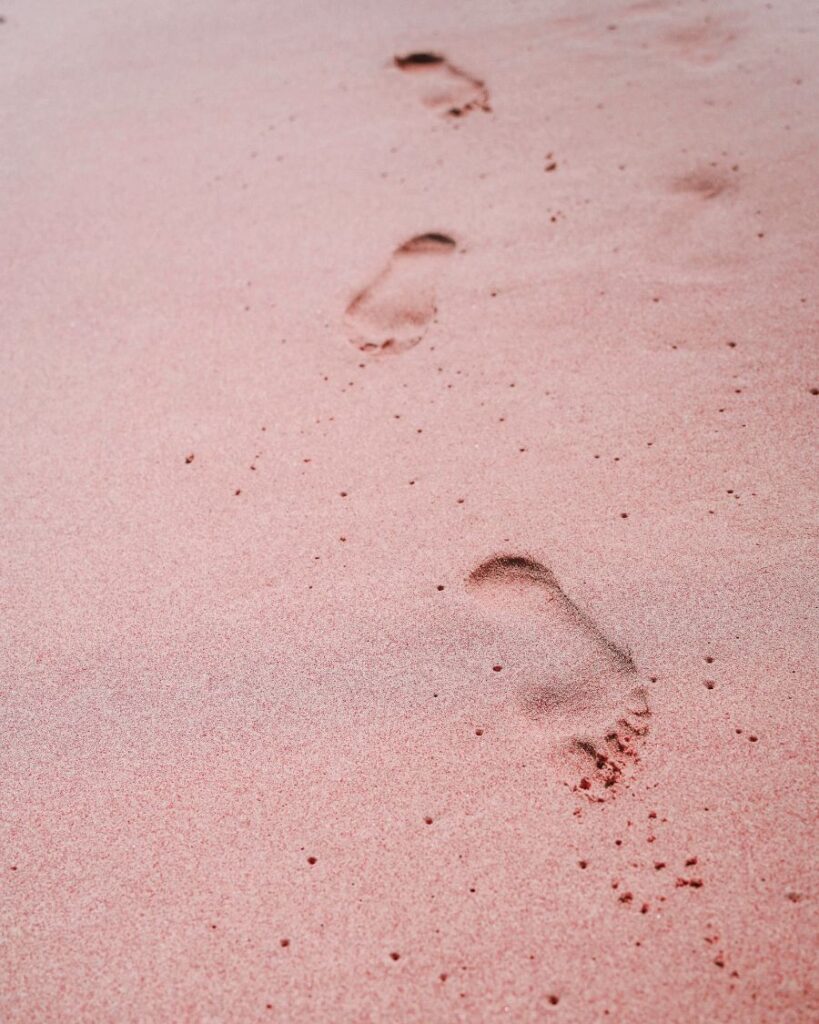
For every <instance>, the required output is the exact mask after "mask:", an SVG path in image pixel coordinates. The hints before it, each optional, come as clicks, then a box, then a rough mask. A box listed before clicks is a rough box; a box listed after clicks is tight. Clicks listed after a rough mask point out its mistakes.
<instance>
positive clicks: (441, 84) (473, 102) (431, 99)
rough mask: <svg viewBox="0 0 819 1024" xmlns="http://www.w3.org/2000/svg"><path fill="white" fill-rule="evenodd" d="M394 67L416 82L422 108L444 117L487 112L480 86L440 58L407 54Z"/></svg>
mask: <svg viewBox="0 0 819 1024" xmlns="http://www.w3.org/2000/svg"><path fill="white" fill-rule="evenodd" d="M395 66H396V67H397V68H398V69H399V70H400V71H403V72H404V73H406V74H409V75H412V76H413V77H414V78H415V79H416V81H417V83H418V87H419V92H420V95H421V102H422V103H423V104H424V106H426V107H429V108H430V109H432V110H435V111H436V112H438V113H440V114H443V115H444V116H445V117H462V116H463V115H464V114H468V113H469V112H470V111H471V110H485V111H489V110H491V107H490V106H489V92H488V90H487V88H486V86H485V85H484V83H483V82H482V81H481V80H480V79H478V78H473V77H472V75H469V74H467V73H466V72H465V71H461V69H460V68H457V67H455V65H454V64H450V62H449V61H448V60H447V59H446V57H443V56H441V54H438V53H408V54H406V56H404V57H396V58H395Z"/></svg>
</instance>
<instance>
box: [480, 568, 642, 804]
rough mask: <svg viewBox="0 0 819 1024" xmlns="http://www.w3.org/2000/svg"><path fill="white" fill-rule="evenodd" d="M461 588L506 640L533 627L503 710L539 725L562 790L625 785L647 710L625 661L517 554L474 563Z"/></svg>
mask: <svg viewBox="0 0 819 1024" xmlns="http://www.w3.org/2000/svg"><path fill="white" fill-rule="evenodd" d="M467 588H468V590H469V591H470V593H471V594H472V595H473V596H474V597H475V599H476V600H477V601H478V602H479V603H480V605H481V606H482V607H483V609H484V610H485V611H486V612H487V613H488V614H489V615H490V616H492V617H493V618H495V619H496V620H499V621H500V622H504V623H506V624H507V626H508V635H509V637H510V640H512V641H514V640H515V639H516V637H519V636H520V635H521V631H523V632H526V633H530V634H531V632H532V630H533V629H535V630H536V635H537V637H538V641H537V645H536V646H533V645H532V644H524V645H522V646H520V645H518V650H519V651H528V650H536V651H537V656H536V658H533V657H532V655H531V654H522V656H521V662H522V663H521V664H516V657H515V649H514V648H513V649H511V650H510V651H509V655H508V660H509V664H508V666H504V668H508V669H510V670H511V674H512V675H513V678H515V680H516V681H515V682H514V683H513V690H514V696H513V698H512V705H513V707H514V708H515V709H516V711H517V712H518V713H519V714H521V715H523V716H524V717H526V718H528V719H530V720H534V721H537V722H538V723H540V724H542V725H543V726H544V727H545V728H547V729H548V731H549V733H550V734H551V737H552V739H553V740H554V741H556V747H555V753H556V755H557V756H558V759H559V764H560V766H561V767H562V768H563V769H565V768H566V767H568V768H569V771H570V777H569V778H568V779H567V782H568V784H569V785H570V786H571V788H572V789H573V790H575V791H576V792H577V793H579V794H581V795H582V796H584V797H586V798H588V799H589V800H593V801H601V800H605V799H608V798H610V797H612V796H613V795H615V794H616V793H617V792H618V791H619V790H620V789H622V788H624V787H626V786H627V785H628V782H629V780H630V778H631V777H633V774H634V771H635V769H636V767H637V765H638V764H639V761H640V750H639V747H640V743H641V740H642V738H643V737H644V736H645V735H646V734H647V732H648V724H649V719H650V717H651V711H650V708H649V704H648V693H647V690H646V688H645V687H644V686H643V685H642V681H641V679H640V677H639V675H638V672H637V669H636V667H635V665H634V662H633V660H632V658H631V655H630V654H629V653H628V652H627V651H625V650H624V649H623V648H622V647H620V646H619V645H618V644H616V643H615V642H614V641H613V640H611V639H610V638H609V637H607V636H606V635H605V634H604V633H603V632H602V631H601V629H600V628H599V627H598V626H597V624H596V623H595V622H594V621H593V620H592V619H591V618H590V617H589V616H588V615H587V614H586V612H584V611H583V609H582V608H580V607H579V606H578V605H577V604H575V602H574V601H573V600H572V599H571V598H570V597H569V596H568V594H567V593H566V592H565V591H564V590H563V588H562V587H561V586H560V583H559V582H558V581H557V579H556V577H555V575H554V573H553V572H552V571H551V570H550V569H549V568H547V567H546V566H545V565H542V564H541V563H539V562H536V561H534V560H533V559H530V558H527V557H524V556H521V555H497V556H495V557H493V558H490V559H488V560H487V561H485V562H482V563H481V564H480V565H479V566H478V567H477V568H476V569H474V570H473V571H472V572H471V573H470V575H469V577H468V580H467Z"/></svg>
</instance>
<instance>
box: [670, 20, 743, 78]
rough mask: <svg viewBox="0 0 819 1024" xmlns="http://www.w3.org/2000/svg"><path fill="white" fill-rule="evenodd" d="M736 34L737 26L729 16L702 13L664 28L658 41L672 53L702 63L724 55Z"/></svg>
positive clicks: (734, 40)
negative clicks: (684, 23)
mask: <svg viewBox="0 0 819 1024" xmlns="http://www.w3.org/2000/svg"><path fill="white" fill-rule="evenodd" d="M738 35H739V31H738V28H737V26H736V25H735V24H733V23H732V22H731V21H729V19H727V18H719V17H710V16H706V17H705V18H703V19H702V20H701V21H696V22H692V23H690V24H687V25H678V26H675V27H674V28H671V29H667V30H666V31H665V32H664V33H663V35H662V37H661V41H662V42H663V43H664V44H665V46H666V47H667V48H668V49H669V50H670V51H671V53H672V54H673V55H674V56H675V57H677V58H679V59H681V60H683V61H685V62H687V63H689V64H695V65H703V66H704V65H708V64H714V63H716V62H717V61H719V60H721V59H722V58H724V57H725V56H726V54H727V53H729V52H730V49H731V46H732V44H733V43H734V42H736V40H737V38H738Z"/></svg>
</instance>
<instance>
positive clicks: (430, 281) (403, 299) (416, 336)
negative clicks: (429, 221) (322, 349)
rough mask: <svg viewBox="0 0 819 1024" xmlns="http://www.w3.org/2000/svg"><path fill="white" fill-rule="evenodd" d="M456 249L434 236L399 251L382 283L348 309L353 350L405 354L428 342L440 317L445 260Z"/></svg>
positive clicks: (450, 240) (376, 282)
mask: <svg viewBox="0 0 819 1024" xmlns="http://www.w3.org/2000/svg"><path fill="white" fill-rule="evenodd" d="M454 249H455V240H454V239H453V238H450V236H449V235H442V234H439V233H438V232H436V231H432V232H430V233H428V234H426V235H416V236H415V238H411V239H410V240H409V241H408V242H404V244H403V245H401V246H399V247H398V248H397V249H396V250H395V252H394V253H393V255H392V259H391V260H390V261H389V263H388V264H387V266H386V267H385V268H384V270H382V271H381V273H380V274H379V275H378V277H376V279H375V280H374V281H373V282H372V283H371V284H370V285H368V286H367V287H366V288H365V289H364V290H363V291H362V292H359V294H358V295H356V297H355V298H354V299H353V301H352V302H351V303H350V305H349V306H348V307H347V312H346V317H345V319H346V325H347V330H348V334H349V339H350V344H351V345H354V346H355V347H356V348H357V349H358V350H359V351H361V352H385V353H386V352H405V351H406V350H407V349H410V348H413V347H414V346H415V345H417V344H418V342H419V341H421V339H422V338H423V337H424V335H425V334H426V332H427V328H428V327H429V324H430V321H431V320H432V318H433V316H434V315H435V311H436V305H435V292H436V285H437V283H438V278H439V276H440V273H441V260H442V259H443V257H445V256H447V255H449V254H450V253H451V252H452V251H453V250H454Z"/></svg>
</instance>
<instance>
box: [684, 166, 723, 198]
mask: <svg viewBox="0 0 819 1024" xmlns="http://www.w3.org/2000/svg"><path fill="white" fill-rule="evenodd" d="M671 189H672V191H674V192H682V193H689V194H690V195H695V196H700V197H701V198H702V199H715V198H716V197H717V196H719V195H722V194H723V193H730V192H735V191H736V189H737V182H736V175H733V176H732V175H731V174H730V173H728V172H727V171H724V170H722V169H720V168H719V167H718V166H717V165H716V164H709V165H707V166H702V167H699V168H697V169H696V170H693V171H690V172H689V173H688V174H683V175H680V176H679V177H677V178H674V179H673V181H672V182H671Z"/></svg>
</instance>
